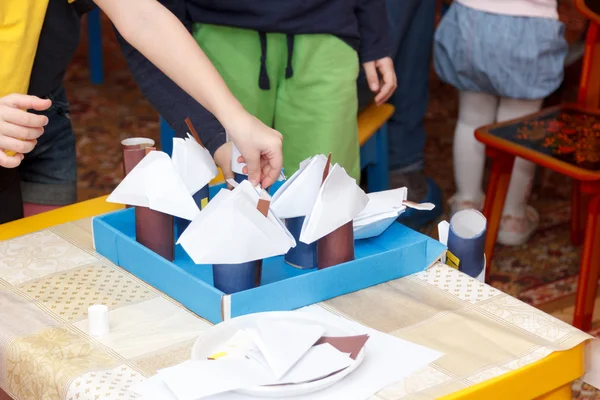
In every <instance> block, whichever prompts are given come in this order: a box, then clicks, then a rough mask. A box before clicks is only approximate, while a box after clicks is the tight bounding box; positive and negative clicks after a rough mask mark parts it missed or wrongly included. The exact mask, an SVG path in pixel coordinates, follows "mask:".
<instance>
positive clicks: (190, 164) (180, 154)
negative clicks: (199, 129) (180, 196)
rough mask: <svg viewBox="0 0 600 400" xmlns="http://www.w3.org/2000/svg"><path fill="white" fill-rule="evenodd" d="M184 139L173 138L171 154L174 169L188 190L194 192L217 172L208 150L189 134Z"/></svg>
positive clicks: (207, 182)
mask: <svg viewBox="0 0 600 400" xmlns="http://www.w3.org/2000/svg"><path fill="white" fill-rule="evenodd" d="M187 136H188V137H187V138H186V139H181V138H173V155H172V156H171V158H172V161H173V165H174V166H175V171H177V173H178V174H179V176H180V177H181V179H182V180H183V182H184V184H185V186H186V188H187V189H188V192H189V193H190V194H191V195H194V194H196V193H197V192H198V191H199V190H200V189H202V188H203V187H204V186H206V185H208V184H209V182H210V181H211V180H212V179H213V178H214V177H215V176H217V174H218V173H219V171H218V169H217V166H216V165H215V162H214V161H213V158H212V156H211V155H210V153H209V151H208V150H206V149H205V148H204V147H202V146H201V145H200V144H199V143H198V142H197V141H196V140H195V139H194V138H193V137H192V136H190V134H189V133H188V134H187Z"/></svg>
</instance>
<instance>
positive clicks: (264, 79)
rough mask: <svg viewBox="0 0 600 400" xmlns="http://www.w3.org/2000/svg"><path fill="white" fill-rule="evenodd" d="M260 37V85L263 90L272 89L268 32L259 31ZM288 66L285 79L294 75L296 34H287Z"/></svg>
mask: <svg viewBox="0 0 600 400" xmlns="http://www.w3.org/2000/svg"><path fill="white" fill-rule="evenodd" d="M258 37H259V39H260V75H259V77H258V87H259V88H261V89H262V90H270V89H271V80H270V79H269V74H268V73H267V34H266V33H265V32H258ZM287 48H288V57H287V66H286V67H285V79H289V78H291V77H292V76H294V69H293V68H292V59H293V55H294V35H287Z"/></svg>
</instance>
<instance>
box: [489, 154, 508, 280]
mask: <svg viewBox="0 0 600 400" xmlns="http://www.w3.org/2000/svg"><path fill="white" fill-rule="evenodd" d="M514 161H515V158H514V157H513V156H511V155H509V154H505V153H500V154H497V155H496V156H495V158H494V159H493V161H492V171H491V175H490V181H489V183H488V187H487V190H486V194H485V205H484V207H483V215H485V217H486V218H487V236H486V239H485V257H486V262H487V268H486V272H485V274H486V276H485V280H486V281H487V279H488V276H489V273H490V270H491V266H492V255H493V253H494V246H495V245H496V238H497V237H498V229H499V228H500V219H501V218H502V210H503V209H504V200H505V199H506V192H507V191H508V184H509V183H510V174H511V173H512V168H513V164H514Z"/></svg>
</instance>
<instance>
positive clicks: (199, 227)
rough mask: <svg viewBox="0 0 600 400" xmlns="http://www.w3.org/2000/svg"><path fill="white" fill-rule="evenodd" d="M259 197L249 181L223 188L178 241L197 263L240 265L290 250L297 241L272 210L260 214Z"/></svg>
mask: <svg viewBox="0 0 600 400" xmlns="http://www.w3.org/2000/svg"><path fill="white" fill-rule="evenodd" d="M260 199H261V195H260V194H259V193H258V192H257V191H256V189H255V188H253V187H252V185H251V184H250V182H249V181H243V182H242V183H240V184H238V186H237V187H236V188H234V189H233V190H232V191H230V190H227V189H222V190H221V191H220V192H219V193H218V194H217V195H216V196H215V197H214V198H213V199H212V200H211V201H210V202H209V203H208V205H207V206H206V207H205V208H204V209H203V210H202V211H201V212H200V213H199V214H198V216H197V217H196V218H195V219H194V220H193V221H192V223H191V224H190V226H189V227H188V228H187V229H186V230H185V231H184V233H183V234H182V235H181V237H180V238H179V240H178V242H177V243H178V244H181V245H182V246H183V248H184V250H185V251H186V252H187V253H188V255H189V256H190V257H191V258H192V260H193V261H194V262H195V263H196V264H240V263H245V262H249V261H255V260H262V259H264V258H268V257H273V256H278V255H282V254H285V253H287V251H288V250H289V249H290V248H291V247H294V246H296V241H295V240H294V238H293V237H292V235H291V234H290V232H289V231H288V230H287V229H286V228H285V226H284V225H283V223H282V222H281V220H280V219H279V218H277V217H276V216H275V215H274V214H273V213H272V212H270V211H269V213H268V215H267V217H265V216H264V215H263V214H261V212H260V211H259V210H258V209H257V204H258V202H259V200H260Z"/></svg>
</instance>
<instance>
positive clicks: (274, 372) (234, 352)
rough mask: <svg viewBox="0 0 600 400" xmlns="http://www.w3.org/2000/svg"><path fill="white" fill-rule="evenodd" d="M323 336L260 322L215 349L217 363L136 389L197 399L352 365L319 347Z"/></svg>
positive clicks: (174, 371)
mask: <svg viewBox="0 0 600 400" xmlns="http://www.w3.org/2000/svg"><path fill="white" fill-rule="evenodd" d="M324 332H325V329H324V328H323V327H321V326H318V325H310V324H304V323H291V322H278V321H274V320H272V321H270V320H260V321H258V322H257V326H256V328H250V329H246V330H243V331H239V332H238V333H237V334H236V335H235V336H234V337H233V338H232V339H231V340H230V341H229V342H228V343H227V344H226V346H225V348H223V349H215V350H216V353H215V358H216V359H215V360H212V359H211V360H200V361H186V362H184V363H182V364H179V365H176V366H174V367H171V368H166V369H163V370H160V371H158V378H157V379H155V380H150V381H147V382H146V384H144V385H142V386H140V387H139V388H138V390H137V391H138V393H140V394H142V395H148V394H149V393H151V392H156V390H155V389H154V386H160V384H163V385H165V386H166V387H167V388H168V391H170V392H171V397H167V398H166V399H169V398H174V399H177V400H195V399H201V398H205V397H209V396H213V395H216V394H219V393H226V392H231V391H234V390H237V389H244V388H250V387H255V386H262V385H281V384H296V383H303V382H310V381H314V380H317V379H321V378H324V377H326V376H329V375H331V374H332V373H335V372H339V371H341V370H343V369H345V368H348V367H349V366H350V365H351V364H352V363H353V362H354V361H353V360H352V359H351V358H350V355H349V354H346V353H342V352H340V351H339V350H337V349H336V348H335V347H334V346H332V345H331V344H329V343H322V344H318V345H315V343H316V342H317V341H318V340H319V339H320V338H321V337H322V336H323V333H324ZM158 379H160V381H161V382H160V383H159V381H158ZM163 389H164V388H163ZM163 391H164V390H163Z"/></svg>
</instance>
